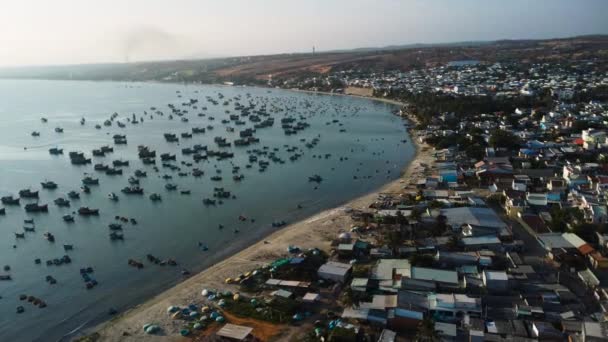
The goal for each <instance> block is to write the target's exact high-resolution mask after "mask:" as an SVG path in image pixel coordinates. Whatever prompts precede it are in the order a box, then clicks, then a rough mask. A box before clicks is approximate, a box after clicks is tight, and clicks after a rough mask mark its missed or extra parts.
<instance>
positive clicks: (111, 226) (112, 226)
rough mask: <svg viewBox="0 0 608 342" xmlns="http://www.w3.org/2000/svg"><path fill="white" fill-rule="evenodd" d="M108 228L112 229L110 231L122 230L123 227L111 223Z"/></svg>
mask: <svg viewBox="0 0 608 342" xmlns="http://www.w3.org/2000/svg"><path fill="white" fill-rule="evenodd" d="M108 228H110V230H122V225H121V224H120V223H110V224H109V225H108Z"/></svg>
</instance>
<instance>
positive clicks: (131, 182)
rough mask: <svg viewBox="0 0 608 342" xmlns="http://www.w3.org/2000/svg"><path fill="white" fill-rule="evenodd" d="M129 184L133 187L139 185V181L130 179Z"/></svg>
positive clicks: (133, 178)
mask: <svg viewBox="0 0 608 342" xmlns="http://www.w3.org/2000/svg"><path fill="white" fill-rule="evenodd" d="M128 182H129V184H131V185H139V179H137V178H135V177H129V179H128Z"/></svg>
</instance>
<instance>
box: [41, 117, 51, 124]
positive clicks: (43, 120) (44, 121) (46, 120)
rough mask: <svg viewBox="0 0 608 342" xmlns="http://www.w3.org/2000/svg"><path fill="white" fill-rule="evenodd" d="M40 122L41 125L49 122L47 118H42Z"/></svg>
mask: <svg viewBox="0 0 608 342" xmlns="http://www.w3.org/2000/svg"><path fill="white" fill-rule="evenodd" d="M40 121H42V123H47V122H49V120H48V119H47V118H44V117H43V118H40Z"/></svg>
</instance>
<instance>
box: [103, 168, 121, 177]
mask: <svg viewBox="0 0 608 342" xmlns="http://www.w3.org/2000/svg"><path fill="white" fill-rule="evenodd" d="M106 175H108V176H114V175H122V169H117V168H113V167H111V168H108V169H107V170H106Z"/></svg>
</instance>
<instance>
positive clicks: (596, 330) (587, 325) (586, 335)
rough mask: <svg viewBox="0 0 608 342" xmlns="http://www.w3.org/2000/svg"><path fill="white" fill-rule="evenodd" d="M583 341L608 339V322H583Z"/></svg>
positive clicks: (591, 341) (594, 341) (590, 341)
mask: <svg viewBox="0 0 608 342" xmlns="http://www.w3.org/2000/svg"><path fill="white" fill-rule="evenodd" d="M582 337H583V342H596V341H597V342H599V341H606V340H608V324H606V323H605V322H602V323H600V322H590V321H586V322H584V323H583V331H582Z"/></svg>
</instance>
